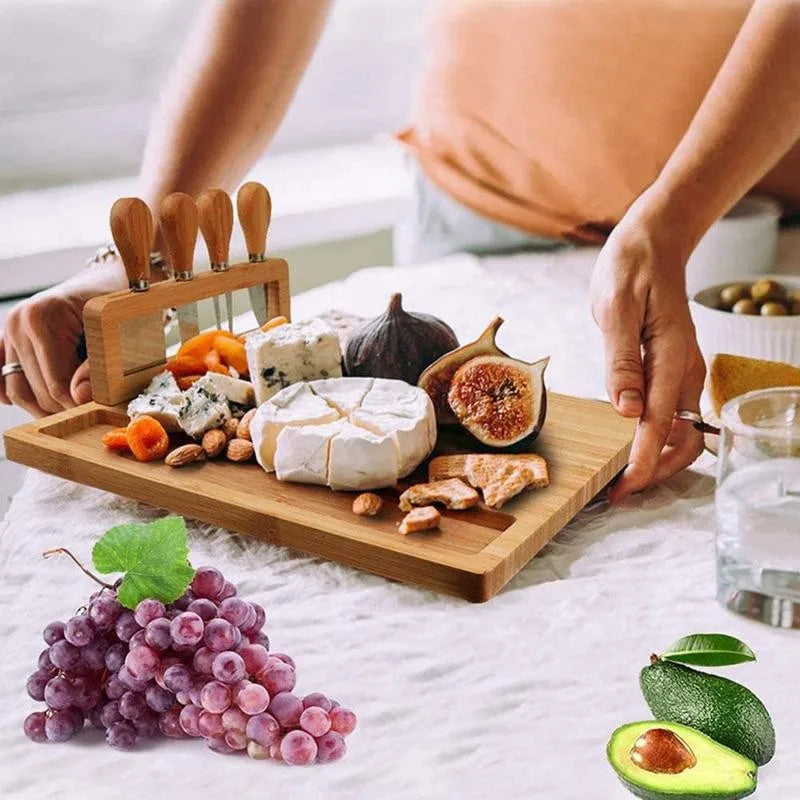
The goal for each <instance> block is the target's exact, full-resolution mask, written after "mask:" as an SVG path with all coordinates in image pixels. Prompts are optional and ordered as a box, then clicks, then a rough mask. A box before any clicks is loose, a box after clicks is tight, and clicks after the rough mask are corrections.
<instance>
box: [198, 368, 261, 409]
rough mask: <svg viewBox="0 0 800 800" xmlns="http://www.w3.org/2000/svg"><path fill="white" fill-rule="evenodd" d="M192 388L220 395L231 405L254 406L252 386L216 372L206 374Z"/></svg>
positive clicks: (247, 382)
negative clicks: (200, 387)
mask: <svg viewBox="0 0 800 800" xmlns="http://www.w3.org/2000/svg"><path fill="white" fill-rule="evenodd" d="M194 386H202V387H205V388H208V389H210V390H211V391H213V392H216V393H217V394H221V395H222V396H223V397H224V398H225V399H226V400H227V401H228V402H229V403H230V404H231V405H237V406H244V407H245V408H252V407H253V406H254V405H255V401H256V398H255V394H254V392H253V384H252V383H250V382H249V381H243V380H241V378H231V377H229V376H228V375H222V374H220V373H218V372H207V373H206V374H205V375H203V377H202V378H198V380H196V381H195V382H194Z"/></svg>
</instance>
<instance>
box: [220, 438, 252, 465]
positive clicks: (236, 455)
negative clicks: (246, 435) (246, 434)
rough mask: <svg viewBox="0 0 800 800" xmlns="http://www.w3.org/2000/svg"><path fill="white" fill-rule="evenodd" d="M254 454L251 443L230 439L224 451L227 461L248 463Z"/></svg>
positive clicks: (245, 440) (244, 440)
mask: <svg viewBox="0 0 800 800" xmlns="http://www.w3.org/2000/svg"><path fill="white" fill-rule="evenodd" d="M254 454H255V448H254V447H253V443H252V442H248V441H247V439H231V440H230V441H229V442H228V449H227V450H226V451H225V455H226V456H227V458H228V461H249V460H250V459H251V458H252V457H253V455H254Z"/></svg>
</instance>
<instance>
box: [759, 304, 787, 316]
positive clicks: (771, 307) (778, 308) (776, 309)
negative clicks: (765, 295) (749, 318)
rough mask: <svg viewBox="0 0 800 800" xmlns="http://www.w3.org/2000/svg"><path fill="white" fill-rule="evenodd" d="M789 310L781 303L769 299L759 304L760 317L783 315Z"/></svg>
mask: <svg viewBox="0 0 800 800" xmlns="http://www.w3.org/2000/svg"><path fill="white" fill-rule="evenodd" d="M788 313H789V312H788V311H787V310H786V306H785V305H784V304H783V303H775V302H772V301H770V302H769V303H764V305H763V306H761V316H762V317H785V316H786V315H787V314H788Z"/></svg>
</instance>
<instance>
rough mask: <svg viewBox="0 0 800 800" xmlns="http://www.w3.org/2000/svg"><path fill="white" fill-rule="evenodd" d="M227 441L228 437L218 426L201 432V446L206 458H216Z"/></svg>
mask: <svg viewBox="0 0 800 800" xmlns="http://www.w3.org/2000/svg"><path fill="white" fill-rule="evenodd" d="M227 443H228V437H227V436H226V435H225V431H223V430H221V429H220V428H214V429H213V430H210V431H206V432H205V433H204V434H203V441H202V446H203V450H205V453H206V456H207V457H208V458H216V457H217V456H218V455H219V454H220V453H221V452H222V451H223V450H224V449H225V445H226V444H227Z"/></svg>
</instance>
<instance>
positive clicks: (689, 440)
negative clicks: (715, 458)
mask: <svg viewBox="0 0 800 800" xmlns="http://www.w3.org/2000/svg"><path fill="white" fill-rule="evenodd" d="M705 375H706V371H705V365H704V364H703V359H702V357H701V356H700V354H699V353H697V354H696V355H695V357H694V359H693V360H692V362H691V364H690V366H689V368H688V369H687V372H686V377H685V378H684V381H683V387H682V389H681V393H680V396H679V397H678V410H680V411H698V412H699V410H700V395H701V394H702V393H703V384H704V383H705ZM703 444H704V442H703V434H702V433H700V431H698V430H697V428H695V427H694V425H693V424H692V423H691V422H687V421H686V420H680V419H673V420H672V428H671V430H670V434H669V436H668V437H667V446H666V447H665V448H664V450H663V451H662V453H661V457H660V459H659V462H658V467H657V468H656V474H655V476H654V478H653V481H654V483H661V481H665V480H666V479H667V478H671V477H672V476H673V475H675V474H676V473H677V472H680V471H681V470H682V469H686V467H688V466H689V465H690V464H693V463H694V461H695V460H696V459H697V457H698V456H699V455H700V453H702V452H703Z"/></svg>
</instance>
